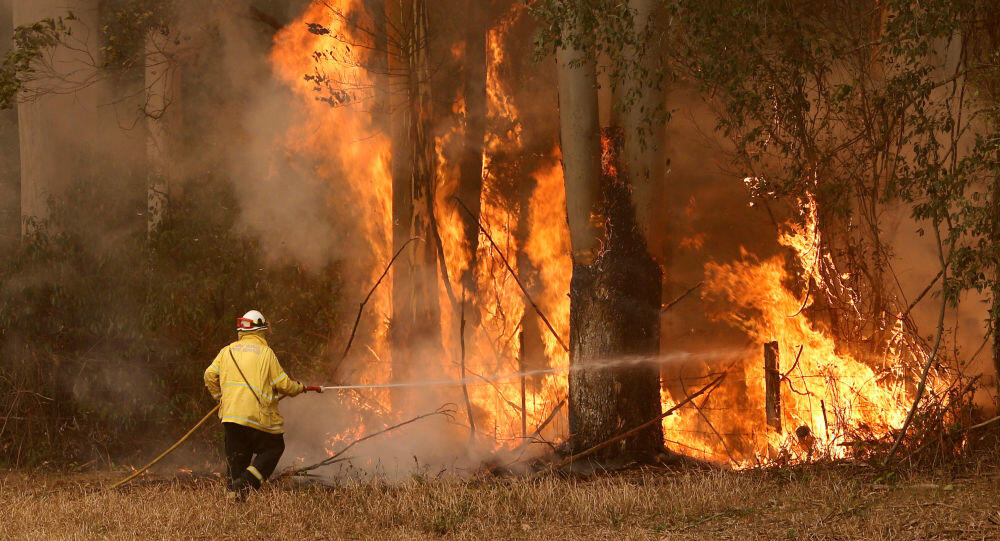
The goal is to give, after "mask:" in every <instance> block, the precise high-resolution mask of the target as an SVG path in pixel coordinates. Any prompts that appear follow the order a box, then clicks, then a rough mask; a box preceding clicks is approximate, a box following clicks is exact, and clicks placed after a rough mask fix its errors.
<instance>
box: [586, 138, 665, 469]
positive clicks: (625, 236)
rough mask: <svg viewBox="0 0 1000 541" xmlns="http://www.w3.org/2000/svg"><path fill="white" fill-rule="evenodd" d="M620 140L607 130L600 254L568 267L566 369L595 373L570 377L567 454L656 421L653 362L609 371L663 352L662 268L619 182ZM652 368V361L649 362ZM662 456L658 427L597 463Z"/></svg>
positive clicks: (619, 445) (655, 368) (657, 403)
mask: <svg viewBox="0 0 1000 541" xmlns="http://www.w3.org/2000/svg"><path fill="white" fill-rule="evenodd" d="M622 144H623V142H622V133H621V130H620V129H616V128H611V129H609V130H607V134H606V143H605V152H604V158H603V163H604V170H603V173H602V188H603V190H602V191H603V197H602V202H601V209H600V210H601V212H600V214H601V215H602V216H604V217H605V219H606V220H607V228H606V235H605V237H604V239H603V243H602V245H603V249H602V251H601V252H600V254H599V255H597V257H595V258H594V261H593V263H592V264H591V265H585V264H583V263H579V262H574V263H573V278H572V281H571V283H570V362H571V363H572V364H574V365H576V366H581V365H582V366H586V365H594V366H593V368H588V369H586V370H576V371H573V372H570V376H569V387H570V389H569V393H570V402H569V404H570V410H569V424H570V434H571V436H570V447H571V449H572V450H573V451H581V450H583V449H586V448H588V447H591V446H593V445H596V444H598V443H601V442H602V441H604V440H606V439H608V438H610V437H611V436H614V435H616V434H619V433H621V432H624V431H626V430H629V429H631V428H634V427H636V426H638V425H640V424H642V423H643V422H645V421H648V420H650V419H652V418H654V417H656V416H657V415H659V414H660V411H661V405H660V373H659V365H658V364H656V363H655V362H646V363H640V364H632V363H627V364H623V365H614V364H613V363H615V362H618V361H623V360H624V361H634V360H636V359H639V358H645V357H651V356H655V355H657V354H658V353H659V349H660V296H661V272H660V267H659V266H658V265H657V264H656V262H655V261H653V258H652V257H650V256H649V252H648V251H647V249H646V243H645V240H644V239H643V237H642V235H641V233H640V231H639V227H638V224H637V223H636V221H635V209H634V207H633V206H632V202H631V198H630V197H629V189H628V187H627V186H626V184H625V181H624V179H623V176H624V175H626V172H625V170H624V163H623V162H624V160H623V159H622V157H621V155H622ZM650 361H652V359H650ZM662 450H663V430H662V427H661V426H660V425H659V424H655V425H653V426H651V427H649V428H648V429H646V430H643V431H642V432H640V433H638V434H636V435H635V436H633V437H631V438H628V439H625V440H623V441H621V442H618V443H616V444H615V445H612V446H609V447H608V448H606V449H604V450H603V451H601V453H600V454H599V455H598V456H597V457H596V458H598V459H601V460H616V459H640V460H649V459H652V458H653V457H655V455H656V454H658V453H660V452H661V451H662Z"/></svg>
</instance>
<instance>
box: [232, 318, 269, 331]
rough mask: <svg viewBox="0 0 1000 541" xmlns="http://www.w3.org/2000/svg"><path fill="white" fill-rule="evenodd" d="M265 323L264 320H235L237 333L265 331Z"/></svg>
mask: <svg viewBox="0 0 1000 541" xmlns="http://www.w3.org/2000/svg"><path fill="white" fill-rule="evenodd" d="M266 328H267V323H265V322H264V320H262V319H259V320H257V321H254V320H252V319H247V318H245V317H238V318H236V330H239V331H254V330H257V329H266Z"/></svg>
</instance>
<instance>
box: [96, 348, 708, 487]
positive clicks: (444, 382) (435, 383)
mask: <svg viewBox="0 0 1000 541" xmlns="http://www.w3.org/2000/svg"><path fill="white" fill-rule="evenodd" d="M718 355H719V352H718V351H715V352H708V353H689V352H678V353H673V354H669V355H664V356H660V357H657V358H655V359H651V358H649V357H642V356H636V357H625V358H622V359H617V360H614V361H608V362H604V363H595V364H589V365H583V366H580V365H576V366H561V367H555V368H542V369H538V370H526V371H523V372H512V373H508V374H501V375H496V376H473V377H466V378H459V379H440V380H425V381H407V382H398V383H373V384H358V385H324V386H310V387H307V390H310V391H318V390H319V389H322V390H324V391H326V390H329V391H350V390H360V389H398V388H404V387H439V386H448V385H462V384H466V383H474V382H480V381H482V382H491V381H499V380H505V379H515V378H521V377H528V376H536V375H544V374H555V373H559V372H570V371H573V370H580V369H584V368H596V367H612V366H623V365H635V364H642V363H649V362H650V361H653V362H657V363H660V364H663V363H667V362H674V361H681V360H688V361H689V360H695V359H698V358H715V357H717V356H718ZM283 398H284V397H282V399H283ZM279 400H280V399H279ZM218 410H219V405H216V406H215V407H214V408H212V410H211V411H209V412H208V413H206V414H205V416H204V417H202V418H201V420H200V421H198V422H197V423H195V425H194V426H192V427H191V429H190V430H188V431H187V433H186V434H184V435H183V436H182V437H181V439H179V440H177V441H176V442H175V443H174V444H173V445H171V446H170V447H168V448H167V450H166V451H164V452H162V453H160V456H158V457H156V458H154V459H153V460H152V461H151V462H150V463H149V464H146V465H145V466H143V467H142V468H140V469H138V470H135V471H134V472H132V475H129V476H128V477H126V478H125V479H122V480H121V481H119V482H117V483H115V484H113V485H111V487H109V489H115V488H118V487H120V486H122V485H124V484H125V483H128V482H129V481H131V480H133V479H135V478H136V477H139V476H140V475H142V474H143V473H145V472H146V471H147V470H149V469H150V468H152V467H153V466H155V465H156V464H157V463H158V462H159V461H161V460H163V458H164V457H166V456H167V455H169V454H170V453H172V452H173V451H174V450H176V449H177V448H178V447H180V445H181V444H182V443H184V442H185V441H187V439H188V438H190V437H191V435H192V434H194V433H195V431H197V430H198V429H199V428H201V426H202V425H203V424H205V423H206V422H207V421H208V420H209V419H210V418H211V417H212V415H213V414H215V412H217V411H218Z"/></svg>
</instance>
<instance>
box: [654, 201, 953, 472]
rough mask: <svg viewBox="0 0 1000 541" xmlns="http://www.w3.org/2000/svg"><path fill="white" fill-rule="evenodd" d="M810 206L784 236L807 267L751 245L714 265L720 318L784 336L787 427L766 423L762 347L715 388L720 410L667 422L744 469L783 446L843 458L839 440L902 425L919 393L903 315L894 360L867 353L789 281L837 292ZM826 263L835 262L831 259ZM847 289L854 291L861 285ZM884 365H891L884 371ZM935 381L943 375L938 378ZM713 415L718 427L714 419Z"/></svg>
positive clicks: (759, 335) (691, 443) (673, 432)
mask: <svg viewBox="0 0 1000 541" xmlns="http://www.w3.org/2000/svg"><path fill="white" fill-rule="evenodd" d="M802 213H803V223H802V224H799V225H796V224H789V226H788V229H787V231H786V232H784V233H783V234H782V235H781V236H780V237H779V242H780V243H781V244H782V245H784V246H786V247H788V248H790V249H791V250H792V252H793V254H794V256H795V260H796V262H797V266H798V267H799V268H801V269H802V271H801V273H800V274H798V275H795V274H794V273H790V272H789V270H788V269H787V268H786V264H785V260H784V258H783V257H782V256H780V255H779V256H774V257H771V258H768V259H766V260H763V261H761V260H759V259H758V258H756V257H755V256H753V255H751V254H749V253H746V252H745V251H743V252H742V255H741V258H740V259H739V260H738V261H735V262H732V263H727V264H718V263H709V264H707V265H706V267H705V271H706V281H705V291H704V294H703V296H704V298H705V299H706V300H708V301H710V302H711V303H713V304H714V305H715V306H716V310H715V311H714V312H713V313H712V314H711V316H712V317H713V318H714V319H715V320H717V321H722V322H725V323H728V324H730V325H732V326H733V327H736V328H738V329H740V330H741V331H742V332H744V333H745V334H746V336H748V337H749V338H750V339H751V340H752V342H753V343H755V344H763V343H765V342H770V341H777V342H778V344H779V359H780V361H779V362H780V366H779V371H780V372H781V374H782V376H783V379H782V380H781V390H780V404H781V421H782V428H783V432H782V433H781V434H778V433H777V432H775V431H774V430H773V429H770V428H768V427H767V426H766V424H765V413H764V402H765V398H764V394H765V384H764V377H763V376H764V373H763V372H764V371H763V352H762V350H761V349H759V348H753V349H751V350H750V352H749V353H748V354H747V355H745V356H744V357H743V358H740V359H737V361H736V362H735V365H734V366H733V368H732V369H731V372H734V373H735V374H733V375H735V376H736V383H730V384H728V385H726V386H724V387H722V388H720V389H719V390H718V391H716V393H714V395H713V396H712V399H711V410H709V411H703V412H702V413H699V412H698V411H697V410H696V409H687V410H682V411H680V412H678V414H677V415H674V416H672V417H667V418H666V419H665V420H664V425H663V426H664V433H665V437H666V438H667V439H668V440H674V441H675V442H679V443H681V444H683V445H684V446H685V447H688V448H691V449H697V450H700V451H701V453H702V456H705V457H706V458H709V459H712V460H717V461H730V460H731V461H733V462H734V464H735V465H736V466H740V467H742V466H748V465H752V464H755V463H759V462H760V461H761V460H766V459H767V457H768V456H770V457H772V458H773V457H774V456H775V452H776V450H778V451H779V452H782V453H784V454H785V455H786V456H787V457H791V458H798V459H804V458H808V457H809V456H811V455H813V454H817V455H818V454H826V455H827V456H830V457H833V458H840V457H844V456H846V454H847V452H848V446H845V445H840V444H849V443H851V442H850V440H851V439H852V437H853V436H854V435H856V434H858V433H862V432H863V433H866V434H871V435H885V434H888V433H891V432H892V430H893V429H895V428H898V427H899V426H901V425H902V423H903V420H904V418H905V417H906V414H907V410H908V408H909V406H910V400H911V398H912V397H911V396H910V394H909V392H908V390H907V387H906V384H905V378H904V377H903V375H904V374H903V367H904V366H905V365H906V364H907V363H906V361H907V359H906V358H905V357H904V355H903V352H902V351H901V350H900V348H899V347H896V346H898V344H902V343H904V342H905V337H904V336H903V332H904V331H903V325H902V322H901V321H897V322H896V324H895V325H894V326H893V328H892V329H891V332H890V333H889V338H888V339H887V344H886V345H887V347H886V348H885V351H887V353H886V354H885V355H886V357H887V358H881V359H862V358H858V357H855V356H854V355H852V354H851V353H848V352H846V351H845V350H846V348H844V347H842V345H841V344H838V343H837V341H836V340H835V339H834V338H833V337H832V336H831V335H830V333H829V332H828V331H826V330H825V329H823V328H821V327H819V326H817V325H815V324H814V323H813V322H811V321H810V320H809V318H808V317H807V316H806V314H805V313H804V311H803V308H806V307H808V306H809V304H811V303H810V301H809V297H808V293H806V295H807V296H806V300H805V301H803V297H802V296H801V295H797V294H795V293H793V292H792V291H790V290H789V288H788V286H787V285H786V284H789V283H791V282H795V283H803V284H807V286H806V287H807V288H808V287H809V286H808V284H809V283H810V282H811V283H812V286H811V287H812V288H813V289H814V290H819V294H827V293H830V292H829V291H828V289H829V286H827V285H826V284H825V282H824V280H823V277H822V276H821V274H820V272H819V264H820V261H821V259H823V258H826V257H827V256H825V255H822V254H821V253H820V243H819V232H818V229H817V225H816V204H815V202H814V201H813V200H811V199H809V200H807V201H804V202H802ZM824 262H825V263H826V264H829V265H832V264H833V261H832V259H829V258H826V259H825V261H824ZM836 274H838V275H839V273H836ZM842 293H845V295H843V296H844V297H846V298H848V299H852V298H854V292H853V291H850V290H845V291H843V292H842ZM852 306H853V304H852ZM877 366H886V367H889V368H888V369H886V370H881V371H876V369H875V368H874V367H877ZM930 384H931V386H932V387H934V386H936V385H939V384H940V382H938V381H935V380H933V378H932V381H931V383H930ZM663 398H664V402H665V404H672V403H676V402H677V398H676V397H673V396H671V393H669V392H667V391H664V393H663ZM682 398H683V397H682ZM720 412H721V413H720ZM732 412H742V414H741V415H733V414H732ZM703 414H704V416H703ZM706 419H708V420H707V421H706ZM709 423H711V425H712V426H710V427H709V426H706V425H708V424H709ZM800 427H806V428H800ZM796 430H799V431H800V432H801V434H802V435H801V436H800V435H797V434H796Z"/></svg>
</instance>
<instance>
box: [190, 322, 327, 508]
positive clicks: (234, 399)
mask: <svg viewBox="0 0 1000 541" xmlns="http://www.w3.org/2000/svg"><path fill="white" fill-rule="evenodd" d="M267 329H268V326H267V320H266V319H264V316H263V315H262V314H261V313H260V312H258V311H257V310H250V311H249V312H247V313H246V314H244V315H243V317H241V318H239V319H237V320H236V331H237V335H238V336H239V338H238V339H237V340H236V341H235V342H233V343H232V344H229V345H228V346H226V347H224V348H222V350H221V351H219V354H218V355H216V356H215V360H213V361H212V364H211V365H210V366H209V367H208V369H206V370H205V386H206V387H207V388H208V392H209V393H211V394H212V398H215V399H216V400H219V401H220V402H221V404H220V407H219V417H220V418H221V419H222V426H223V428H224V429H225V441H226V461H227V462H228V465H229V477H228V489H227V493H226V496H227V497H229V498H231V499H237V500H242V499H243V498H244V497H245V496H246V494H247V493H248V492H249V491H251V490H253V489H258V488H260V486H261V485H262V484H263V483H264V481H265V480H266V479H267V478H268V477H269V476H270V475H271V473H273V472H274V468H275V466H277V465H278V459H280V458H281V453H282V452H284V450H285V438H284V436H283V433H284V431H285V428H284V426H283V425H284V420H283V419H282V418H281V413H279V412H278V398H279V396H280V395H286V396H295V395H297V394H299V393H302V392H306V391H313V392H317V393H322V392H323V388H322V387H318V386H309V387H307V386H304V385H302V384H301V383H299V382H298V381H295V380H293V379H291V378H290V377H288V374H286V373H285V371H284V370H283V369H282V368H281V365H280V364H279V363H278V359H277V357H275V356H274V352H273V351H271V348H270V347H268V345H267V341H266V340H265V339H264V333H265V331H267Z"/></svg>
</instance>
